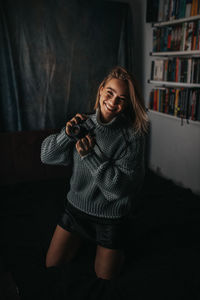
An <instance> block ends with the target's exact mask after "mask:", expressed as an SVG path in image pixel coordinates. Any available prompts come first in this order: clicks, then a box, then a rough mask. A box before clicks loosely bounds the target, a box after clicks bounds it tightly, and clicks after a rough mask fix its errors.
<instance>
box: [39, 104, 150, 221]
mask: <svg viewBox="0 0 200 300" xmlns="http://www.w3.org/2000/svg"><path fill="white" fill-rule="evenodd" d="M89 117H90V118H91V119H92V121H93V122H94V123H95V129H94V134H95V140H96V144H95V146H94V148H93V150H92V151H91V152H90V153H89V154H87V155H85V156H83V157H81V156H80V155H79V153H78V152H77V150H76V148H75V141H74V140H73V139H72V138H71V137H69V136H68V135H67V134H66V132H65V127H64V128H63V129H62V130H61V132H60V133H59V134H52V135H50V136H48V137H47V138H46V139H45V140H44V141H43V143H42V147H41V160H42V162H43V163H46V164H57V165H58V164H60V165H69V164H72V165H73V171H72V177H71V180H70V190H69V192H68V194H67V199H68V201H69V202H70V203H71V204H72V205H73V206H74V207H76V208H77V209H79V210H81V211H82V212H85V213H87V214H90V215H93V216H97V217H103V218H115V219H116V218H119V217H122V216H125V215H126V214H127V213H128V212H129V210H130V206H131V201H134V199H135V197H136V195H137V192H138V189H139V188H140V186H141V183H142V181H143V178H144V141H145V140H144V136H143V135H139V134H137V133H136V132H134V129H133V128H131V127H130V126H128V123H127V122H126V121H125V120H123V122H122V119H121V118H119V117H118V118H115V119H113V120H112V121H111V122H110V123H106V124H104V123H101V121H100V118H99V112H98V110H97V111H96V113H95V114H92V115H89Z"/></svg>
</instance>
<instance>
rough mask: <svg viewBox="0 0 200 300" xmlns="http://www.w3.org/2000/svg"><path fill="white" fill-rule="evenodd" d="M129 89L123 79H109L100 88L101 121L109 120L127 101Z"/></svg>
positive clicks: (122, 108)
mask: <svg viewBox="0 0 200 300" xmlns="http://www.w3.org/2000/svg"><path fill="white" fill-rule="evenodd" d="M128 98H129V89H128V85H127V83H126V82H125V81H124V80H120V79H115V78H113V79H111V80H109V81H108V82H107V83H106V84H105V86H104V87H102V88H101V89H100V100H99V103H100V111H101V121H102V122H104V123H107V122H110V121H111V120H112V119H113V118H114V117H115V116H117V115H118V114H120V113H121V112H122V111H123V110H124V108H125V107H126V105H127V103H128Z"/></svg>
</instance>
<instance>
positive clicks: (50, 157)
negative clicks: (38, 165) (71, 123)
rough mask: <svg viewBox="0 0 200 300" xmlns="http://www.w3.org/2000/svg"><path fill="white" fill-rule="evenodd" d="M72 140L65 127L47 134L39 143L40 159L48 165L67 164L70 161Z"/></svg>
mask: <svg viewBox="0 0 200 300" xmlns="http://www.w3.org/2000/svg"><path fill="white" fill-rule="evenodd" d="M72 145H73V140H72V139H71V138H70V137H69V136H68V135H67V134H66V132H65V127H64V128H62V130H61V131H60V133H58V134H52V135H50V136H48V137H47V138H46V139H45V140H44V141H43V142H42V145H41V161H42V162H43V163H44V164H49V165H65V166H67V165H69V164H70V163H71V162H72V151H71V149H72V147H71V146H72Z"/></svg>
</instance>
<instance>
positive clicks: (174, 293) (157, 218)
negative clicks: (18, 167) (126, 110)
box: [0, 171, 200, 300]
mask: <svg viewBox="0 0 200 300" xmlns="http://www.w3.org/2000/svg"><path fill="white" fill-rule="evenodd" d="M66 190H67V187H66V183H65V181H64V180H57V181H55V180H54V181H48V182H47V181H44V182H34V183H28V184H27V183H26V184H23V183H21V184H17V185H12V186H11V187H9V188H8V187H1V188H0V191H1V203H2V206H3V209H1V212H0V215H1V220H0V222H1V239H0V255H1V259H2V264H3V267H2V268H3V271H4V272H7V274H8V272H9V274H11V275H12V276H13V278H14V280H15V281H16V282H17V285H18V288H19V291H20V294H21V299H22V300H24V299H25V300H26V299H28V300H29V299H44V300H45V299H48V300H52V299H53V300H56V299H59V300H62V299H69V300H71V299H87V300H88V299H95V300H98V299H99V300H100V299H103V300H106V299H116V300H119V299H120V300H121V299H124V300H128V299H134V300H143V299H144V300H147V299H149V298H152V299H160V300H164V299H169V300H174V299H187V300H191V299H200V268H199V267H200V258H199V257H200V255H199V254H200V234H199V233H200V197H199V196H196V195H194V194H193V193H192V192H191V191H190V190H189V189H183V188H180V187H177V186H176V185H174V184H173V183H172V182H171V181H168V180H165V179H162V178H161V177H158V176H157V175H155V174H154V173H152V172H150V171H148V172H147V175H146V178H145V182H144V187H143V191H142V194H141V197H140V199H139V200H138V202H137V205H136V210H135V213H134V216H133V218H132V222H131V226H130V228H129V233H128V234H129V244H128V246H127V247H126V262H125V265H124V268H123V271H122V273H121V275H120V277H119V278H118V279H115V280H112V281H104V280H101V279H97V278H96V276H95V274H94V270H93V260H94V255H95V247H94V246H93V245H92V244H90V243H89V244H88V243H84V244H83V246H82V251H81V253H80V254H79V256H78V257H77V258H76V260H74V261H73V262H72V263H70V264H68V265H64V266H62V267H60V268H50V269H48V270H46V269H45V268H44V257H45V253H46V250H47V248H48V244H49V242H50V239H51V236H52V233H53V230H54V228H55V226H56V222H57V220H58V217H59V213H60V212H61V210H62V208H63V201H64V200H63V199H64V196H65V193H66ZM0 299H1V294H0ZM7 299H8V298H7ZM9 299H12V298H9ZM2 300H3V298H2ZM13 300H14V297H13Z"/></svg>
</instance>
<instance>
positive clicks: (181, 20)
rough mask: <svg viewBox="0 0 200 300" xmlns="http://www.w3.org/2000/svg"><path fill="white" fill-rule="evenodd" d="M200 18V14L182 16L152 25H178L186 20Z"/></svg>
mask: <svg viewBox="0 0 200 300" xmlns="http://www.w3.org/2000/svg"><path fill="white" fill-rule="evenodd" d="M198 19H200V15H196V16H192V17H188V18H182V19H176V20H171V21H166V22H156V23H153V24H152V27H162V26H169V25H176V24H178V23H184V22H190V21H195V20H198Z"/></svg>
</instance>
